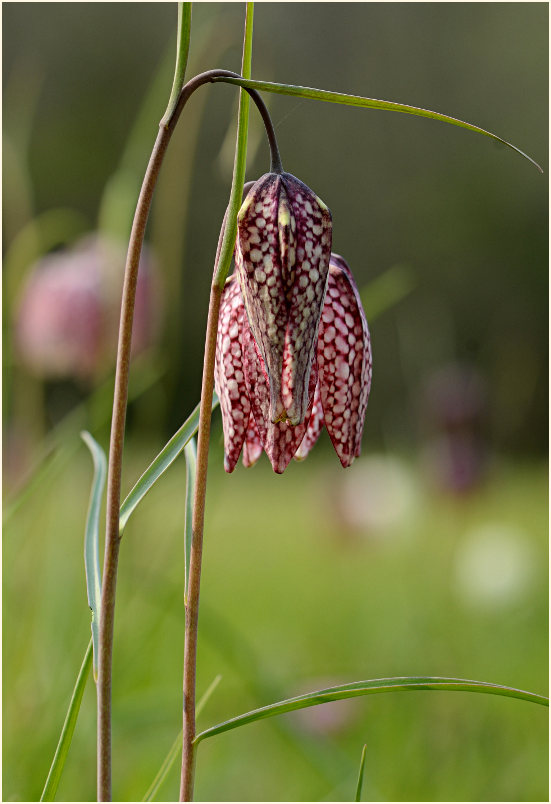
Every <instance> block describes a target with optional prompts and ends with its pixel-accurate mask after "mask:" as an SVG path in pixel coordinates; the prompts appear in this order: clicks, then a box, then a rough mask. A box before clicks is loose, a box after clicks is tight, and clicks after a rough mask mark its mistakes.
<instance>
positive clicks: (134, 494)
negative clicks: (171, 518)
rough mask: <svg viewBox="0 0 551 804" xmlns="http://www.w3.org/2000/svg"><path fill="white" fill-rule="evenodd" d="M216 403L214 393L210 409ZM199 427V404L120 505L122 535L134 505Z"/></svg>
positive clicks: (141, 498) (216, 399) (140, 499)
mask: <svg viewBox="0 0 551 804" xmlns="http://www.w3.org/2000/svg"><path fill="white" fill-rule="evenodd" d="M217 405H218V397H217V396H216V394H214V397H213V400H212V409H213V410H214V409H215V407H216V406H217ZM198 427H199V405H197V407H196V408H195V409H194V411H193V412H192V413H191V415H190V416H189V417H188V418H187V419H186V421H185V422H184V423H183V425H182V426H181V427H180V429H179V430H178V431H177V432H176V433H175V434H174V435H173V436H172V438H171V439H170V441H168V442H167V443H166V444H165V446H164V447H163V449H162V450H161V451H160V452H159V454H158V455H157V457H156V458H155V460H154V461H153V462H152V463H151V464H150V465H149V466H148V468H147V469H146V470H145V472H144V473H143V475H142V476H141V477H140V479H139V480H138V482H137V483H136V485H135V486H134V487H133V489H132V491H131V492H130V493H129V494H128V496H127V498H126V499H125V501H124V502H123V504H122V505H121V513H120V519H119V528H120V532H121V535H122V532H123V530H124V528H125V527H126V523H127V522H128V520H129V518H130V515H131V514H132V513H133V511H134V509H135V508H136V506H137V505H138V504H139V503H140V502H141V501H142V500H143V498H144V497H145V495H146V494H147V492H148V491H149V489H150V488H151V487H152V486H153V485H154V484H155V483H156V482H157V480H158V479H159V478H160V477H161V475H163V474H164V473H165V472H166V470H167V469H168V467H169V466H170V465H171V464H172V463H174V461H175V460H176V458H177V457H178V455H179V454H180V453H181V452H182V450H183V449H184V447H185V446H186V444H187V443H188V441H189V440H190V438H193V436H194V435H195V433H196V432H197V428H198Z"/></svg>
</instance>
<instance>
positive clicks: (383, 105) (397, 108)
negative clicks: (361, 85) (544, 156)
mask: <svg viewBox="0 0 551 804" xmlns="http://www.w3.org/2000/svg"><path fill="white" fill-rule="evenodd" d="M213 80H214V81H223V82H225V83H228V84H236V85H237V86H241V87H246V88H247V89H256V90H259V91H260V92H274V93H276V94H277V95H292V96H293V97H295V98H311V99H312V100H320V101H326V102H328V103H340V104H342V105H344V106H359V107H361V108H364V109H382V110H384V111H387V112H402V113H403V114H413V115H417V116H418V117H428V118H430V119H431V120H439V121H441V122H442V123H450V124H451V125H452V126H459V127H460V128H465V129H467V130H468V131H474V132H475V133H476V134H483V135H484V136H485V137H491V138H492V139H493V140H495V141H496V142H500V143H501V144H502V145H506V146H507V148H511V149H512V150H513V151H516V152H517V154H520V155H521V156H523V157H524V158H525V159H527V160H528V161H529V162H531V163H532V164H533V165H534V166H535V167H536V168H537V169H538V170H539V172H540V173H543V169H542V167H541V166H540V165H538V163H537V162H536V161H535V160H534V159H532V157H530V156H528V154H525V153H524V151H521V150H520V148H517V146H516V145H513V144H512V143H510V142H507V140H504V139H502V138H501V137H498V136H497V134H492V132H491V131H486V129H484V128H480V126H475V125H473V124H472V123H466V122H465V121H464V120H458V119H457V118H456V117H450V116H449V115H447V114H441V113H440V112H432V111H431V110H430V109H421V108H420V107H418V106H409V105H408V104H406V103H394V102H393V101H385V100H377V99H376V98H364V97H362V96H361V95H346V94H345V93H343V92H329V91H327V90H325V89H314V88H312V87H301V86H295V85H293V84H277V83H273V82H271V81H253V80H251V79H246V78H226V77H223V78H215V79H213Z"/></svg>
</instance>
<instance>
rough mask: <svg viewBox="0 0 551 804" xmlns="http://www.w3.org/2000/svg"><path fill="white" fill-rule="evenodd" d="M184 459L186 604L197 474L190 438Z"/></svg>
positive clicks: (194, 454) (192, 440)
mask: <svg viewBox="0 0 551 804" xmlns="http://www.w3.org/2000/svg"><path fill="white" fill-rule="evenodd" d="M184 456H185V459H186V516H185V522H184V534H185V549H184V566H185V579H184V602H185V603H186V604H187V588H188V580H189V559H190V555H191V539H192V536H193V529H192V520H193V499H194V497H195V477H196V475H197V447H196V445H195V439H194V438H192V439H191V440H190V441H188V443H187V444H186V445H185V447H184Z"/></svg>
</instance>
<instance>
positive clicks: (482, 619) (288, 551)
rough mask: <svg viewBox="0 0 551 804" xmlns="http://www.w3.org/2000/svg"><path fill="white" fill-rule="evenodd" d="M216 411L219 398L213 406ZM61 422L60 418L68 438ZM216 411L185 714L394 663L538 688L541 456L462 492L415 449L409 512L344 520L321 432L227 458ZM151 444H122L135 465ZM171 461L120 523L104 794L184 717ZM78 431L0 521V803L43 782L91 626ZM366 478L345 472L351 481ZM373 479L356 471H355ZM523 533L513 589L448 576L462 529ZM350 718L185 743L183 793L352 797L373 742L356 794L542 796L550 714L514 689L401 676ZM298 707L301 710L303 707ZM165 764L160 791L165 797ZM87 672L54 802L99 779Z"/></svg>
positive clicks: (218, 714) (377, 671) (175, 476)
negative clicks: (465, 689) (281, 457)
mask: <svg viewBox="0 0 551 804" xmlns="http://www.w3.org/2000/svg"><path fill="white" fill-rule="evenodd" d="M218 416H219V413H218V412H217V413H215V420H216V422H218ZM75 437H76V436H75ZM219 441H220V428H219V425H218V423H217V424H216V425H215V438H214V445H213V449H212V453H211V466H210V471H211V475H210V479H209V489H208V500H207V519H206V539H205V553H204V571H203V586H202V601H201V606H202V608H201V615H200V642H199V657H198V673H199V675H198V692H199V694H201V692H203V691H204V690H205V689H206V688H207V686H208V685H209V684H210V682H211V681H212V679H213V677H214V676H215V675H216V674H217V673H221V674H222V676H223V678H222V682H221V683H220V685H219V687H218V688H217V690H216V692H215V693H214V695H213V697H212V699H211V701H210V702H209V704H208V706H207V707H206V709H205V711H204V714H203V715H202V716H201V721H200V723H199V726H200V727H206V726H208V725H211V724H214V723H215V722H219V721H220V720H223V719H226V718H228V717H231V716H233V715H236V714H239V713H240V712H243V711H246V710H248V709H251V708H254V707H256V706H261V705H264V704H267V703H270V702H271V701H274V700H277V699H279V698H283V697H289V696H291V695H294V694H299V693H300V692H303V691H307V690H310V689H316V688H319V687H322V686H325V685H326V682H329V683H332V682H333V681H335V682H336V683H345V682H347V681H353V680H360V679H367V678H374V677H379V676H391V675H415V674H430V675H443V676H445V675H450V676H459V677H466V678H473V679H479V680H486V681H493V682H496V683H503V684H510V685H513V686H517V687H521V688H524V689H530V690H533V691H535V692H540V693H545V690H546V684H547V648H546V634H547V608H546V566H547V560H546V559H547V552H546V550H547V548H546V534H547V505H546V489H547V478H546V472H545V470H544V468H543V467H542V466H541V465H538V464H536V463H526V464H524V465H518V464H516V465H514V466H513V465H507V464H496V465H495V466H494V468H493V471H492V474H491V477H490V479H489V480H488V482H487V483H486V484H485V485H484V487H483V488H481V489H480V490H479V491H478V492H476V493H474V494H472V495H470V496H469V497H466V498H463V499H459V500H458V499H451V498H447V497H444V496H441V495H437V494H436V493H435V492H434V491H433V490H431V488H430V487H429V486H428V485H427V484H426V483H425V482H424V481H423V478H422V475H420V474H419V472H418V471H417V467H416V466H415V464H414V463H413V462H412V460H410V459H407V458H406V459H404V460H403V470H404V471H405V473H406V475H405V476H406V477H407V478H408V483H409V484H410V490H412V495H411V498H410V504H409V506H408V507H407V508H406V509H404V511H403V515H400V516H398V517H396V518H395V521H394V522H393V523H392V524H391V525H390V526H388V527H386V528H384V529H381V528H378V529H376V530H373V529H371V530H367V529H366V528H361V527H360V528H355V529H354V530H352V529H351V528H349V527H346V526H345V523H343V521H342V518H340V516H339V513H338V511H339V508H338V505H337V501H338V500H339V499H340V495H341V491H342V484H343V483H345V482H347V478H349V477H351V476H352V475H351V473H360V472H362V471H363V464H364V462H365V461H368V460H369V459H368V458H362V459H360V460H359V461H358V462H356V463H355V464H354V467H353V468H352V469H350V470H348V471H347V472H343V470H341V469H340V467H339V465H338V462H337V459H336V457H334V456H331V460H329V458H330V456H329V452H328V451H324V449H323V447H320V451H319V453H318V454H317V455H316V454H312V455H311V456H310V457H309V458H308V461H307V462H306V463H303V464H293V465H292V466H291V467H290V468H289V470H288V471H287V472H286V473H285V474H284V475H283V476H275V475H273V474H272V472H271V470H270V469H269V466H268V463H267V461H266V459H265V458H264V459H262V461H261V463H260V465H258V466H257V467H256V468H255V469H253V470H249V471H246V470H244V469H243V468H242V467H239V468H238V469H237V470H236V472H235V473H234V475H232V476H229V477H228V476H226V475H225V474H224V472H223V470H222V466H221V463H222V461H221V451H220V444H219ZM157 449H158V445H153V444H152V443H147V444H144V443H139V442H136V441H131V442H130V444H129V448H128V453H127V454H128V457H127V460H126V464H125V467H126V477H127V483H128V484H130V483H132V482H133V481H134V480H135V479H136V478H137V476H138V475H139V474H140V472H141V470H142V469H143V467H144V466H145V465H146V464H147V462H148V461H149V460H150V459H151V458H152V457H153V456H154V454H155V451H156V450H157ZM184 468H185V467H184V464H183V460H180V461H179V462H177V463H176V464H175V465H174V466H173V467H172V468H171V469H170V470H169V472H168V473H167V475H166V476H165V477H164V478H163V479H162V480H161V482H160V483H159V484H158V485H157V486H156V487H155V488H154V489H153V490H152V491H151V492H150V494H149V496H148V497H147V498H146V499H145V500H144V502H143V503H142V505H141V507H140V508H139V509H138V510H137V511H136V513H135V514H134V517H133V519H132V520H131V521H130V523H129V525H128V526H127V529H126V531H125V535H124V543H123V546H122V551H121V560H120V580H119V586H118V602H117V617H116V643H115V658H114V680H113V701H114V706H113V756H114V790H113V794H114V798H115V799H116V800H140V799H141V798H142V796H143V795H144V793H145V791H146V789H147V787H148V786H149V784H150V783H151V781H152V779H153V777H154V775H155V773H156V771H157V770H158V768H159V766H160V764H161V762H162V760H163V758H164V756H165V755H166V753H167V752H168V749H169V747H170V745H171V744H172V741H173V740H174V738H175V737H176V735H177V733H178V730H179V728H180V712H181V668H182V655H183V574H184V563H183V562H184V552H183V512H184V492H185V472H184ZM91 476H92V469H91V461H90V459H89V456H88V454H87V452H86V450H85V448H84V446H83V447H82V449H80V451H79V452H77V453H76V454H75V456H74V457H73V458H72V459H71V460H70V461H69V462H68V463H67V464H66V465H65V466H64V468H63V469H62V471H61V473H58V474H54V473H52V474H51V475H50V476H49V477H48V475H46V476H45V477H44V478H43V480H42V482H41V483H40V484H39V486H38V487H37V488H36V489H35V490H34V491H33V493H32V494H30V495H29V497H28V498H27V501H26V504H25V505H24V506H22V507H20V508H19V510H18V511H16V513H15V514H14V515H13V516H12V517H11V518H10V520H9V522H8V523H7V525H6V527H5V530H4V608H3V610H4V780H3V783H4V790H3V795H4V800H36V799H38V797H39V796H40V792H41V789H42V785H43V783H44V780H45V777H46V774H47V770H48V767H49V763H50V761H51V757H52V755H53V752H54V749H55V745H56V741H57V737H58V734H59V730H60V728H61V725H62V722H63V718H64V714H65V710H66V706H67V703H68V700H69V697H70V692H71V689H72V685H73V683H74V680H75V678H76V674H77V671H78V667H79V666H80V661H81V659H82V655H83V653H84V650H85V648H86V645H87V642H88V639H89V633H90V631H89V611H88V608H87V603H86V590H85V580H84V569H83V555H82V554H83V532H84V523H85V516H86V508H87V501H88V493H89V486H90V482H91ZM360 488H361V484H360ZM366 491H367V490H366ZM488 524H494V525H496V526H498V527H502V528H511V527H514V528H516V529H518V530H519V532H521V533H522V534H523V540H524V542H525V545H527V546H528V549H529V551H530V555H531V556H532V564H531V566H532V574H531V580H530V583H529V584H528V585H527V587H526V588H525V589H524V593H523V594H522V595H520V597H519V596H517V597H516V598H514V597H513V599H511V600H510V601H505V602H503V603H502V604H501V605H499V606H494V607H491V608H488V607H487V606H486V607H484V606H481V605H480V603H478V604H477V603H476V600H475V601H472V600H471V601H469V600H468V599H466V598H465V596H464V595H461V594H460V591H459V590H458V585H457V582H456V580H455V579H456V565H457V561H458V555H459V553H460V551H461V549H462V544H463V543H464V540H465V539H466V538H468V534H469V532H471V531H472V530H473V528H476V527H478V526H482V525H488ZM328 706H330V707H337V708H338V707H342V706H345V707H346V709H345V713H344V714H343V718H344V720H345V721H346V722H345V725H344V726H343V727H342V728H341V729H340V730H337V731H336V732H333V733H324V732H323V731H319V729H318V730H316V728H315V725H312V722H311V721H310V720H309V719H308V718H304V717H300V713H298V714H297V713H293V714H292V715H285V716H282V717H281V718H275V719H273V720H270V721H265V722H261V723H257V724H253V725H249V726H246V727H244V728H242V729H240V730H237V731H235V732H231V733H228V734H223V735H220V736H217V737H215V738H213V739H212V740H208V741H206V742H205V743H203V744H202V745H201V746H200V749H199V756H198V765H197V798H198V800H207V801H209V800H210V801H217V800H220V801H256V800H276V801H287V800H343V801H346V800H351V799H352V798H353V796H354V791H355V781H356V774H357V768H358V763H359V758H360V753H361V749H362V746H363V744H364V743H367V746H368V748H367V763H366V775H365V782H364V799H365V800H380V801H385V800H386V801H392V800H406V801H408V800H412V801H416V800H458V801H459V800H484V801H496V800H505V801H517V800H518V801H529V800H545V799H546V798H547V792H546V791H547V751H548V749H547V712H546V710H544V709H542V708H540V707H536V706H534V705H531V704H527V703H523V702H520V701H517V700H510V699H501V698H494V697H492V696H475V695H469V694H464V693H447V692H415V693H411V694H404V693H398V694H391V695H385V696H380V697H379V696H377V697H370V698H367V699H355V700H353V701H352V702H345V703H344V704H342V703H333V704H329V705H328ZM309 711H310V713H311V712H313V711H314V710H309ZM178 775H179V773H178V769H177V768H176V767H175V768H174V769H173V771H172V773H171V775H170V776H169V778H168V779H167V781H166V783H165V785H164V786H163V788H162V790H161V791H160V795H159V800H175V799H176V798H177V791H178ZM94 777H95V699H94V689H93V682H92V681H91V679H90V680H89V683H88V687H87V690H86V692H85V696H84V699H83V704H82V709H81V714H80V718H79V722H78V724H77V729H76V733H75V737H74V741H73V745H72V747H71V750H70V753H69V757H68V761H67V766H66V770H65V773H64V776H63V778H62V781H61V784H60V788H59V791H58V799H59V800H84V801H86V800H93V799H94V796H95V778H94Z"/></svg>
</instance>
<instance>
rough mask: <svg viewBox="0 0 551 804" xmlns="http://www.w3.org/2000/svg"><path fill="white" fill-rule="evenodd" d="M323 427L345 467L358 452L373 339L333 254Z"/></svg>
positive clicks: (324, 319) (349, 279)
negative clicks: (371, 339)
mask: <svg viewBox="0 0 551 804" xmlns="http://www.w3.org/2000/svg"><path fill="white" fill-rule="evenodd" d="M318 367H319V378H320V395H321V402H322V406H323V412H324V419H325V425H326V427H327V430H328V432H329V435H330V437H331V441H332V442H333V446H334V447H335V450H336V452H337V455H338V456H339V458H340V461H341V463H342V465H343V466H344V467H346V466H350V464H351V463H352V461H353V460H354V458H355V457H357V456H358V455H359V454H360V449H361V440H362V433H363V426H364V418H365V411H366V408H367V401H368V398H369V391H370V388H371V367H372V359H371V341H370V337H369V329H368V326H367V321H366V318H365V313H364V311H363V307H362V303H361V301H360V296H359V293H358V289H357V287H356V283H355V281H354V278H353V276H352V273H351V271H350V268H349V267H348V265H347V264H346V262H345V261H344V260H343V258H342V257H339V256H338V255H336V254H332V255H331V264H330V267H329V278H328V280H327V295H326V299H325V305H324V308H323V312H322V316H321V323H320V329H319V338H318Z"/></svg>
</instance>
